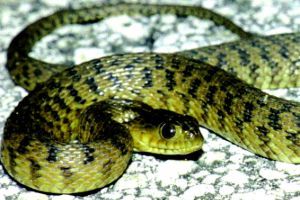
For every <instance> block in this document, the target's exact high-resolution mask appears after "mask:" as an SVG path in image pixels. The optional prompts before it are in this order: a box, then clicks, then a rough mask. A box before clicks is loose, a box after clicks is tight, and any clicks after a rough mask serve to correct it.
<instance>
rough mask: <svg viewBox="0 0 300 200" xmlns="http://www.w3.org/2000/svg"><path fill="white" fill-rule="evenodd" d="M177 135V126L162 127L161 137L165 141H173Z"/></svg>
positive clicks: (167, 125) (166, 125) (165, 125)
mask: <svg viewBox="0 0 300 200" xmlns="http://www.w3.org/2000/svg"><path fill="white" fill-rule="evenodd" d="M175 133H176V129H175V126H174V125H172V124H163V125H162V126H161V136H162V137H163V138H165V139H171V138H172V137H174V135H175Z"/></svg>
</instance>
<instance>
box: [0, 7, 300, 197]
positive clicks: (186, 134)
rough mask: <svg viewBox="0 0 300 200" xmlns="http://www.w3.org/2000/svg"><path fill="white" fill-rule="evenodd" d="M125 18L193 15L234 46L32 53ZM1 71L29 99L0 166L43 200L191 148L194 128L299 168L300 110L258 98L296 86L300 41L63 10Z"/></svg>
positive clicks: (122, 10)
mask: <svg viewBox="0 0 300 200" xmlns="http://www.w3.org/2000/svg"><path fill="white" fill-rule="evenodd" d="M120 14H127V15H142V16H150V15H155V14H174V15H176V16H178V17H187V16H195V17H198V18H201V19H209V20H211V21H213V22H214V23H215V24H216V25H222V26H224V27H225V28H227V29H229V30H230V31H232V32H233V33H235V34H237V35H239V36H240V38H241V39H240V40H236V41H233V42H229V43H224V44H220V45H215V46H208V47H203V48H198V49H191V50H187V51H182V52H177V53H172V54H171V53H170V54H163V53H128V54H118V55H112V56H107V57H103V58H99V59H94V60H91V61H88V62H85V63H82V64H80V65H77V66H73V67H66V66H64V65H63V64H50V63H46V62H43V61H41V60H37V59H34V58H32V57H30V56H29V53H30V51H31V49H32V48H33V46H34V44H35V43H36V42H37V41H39V40H40V39H41V38H42V37H44V36H46V35H48V34H49V33H51V32H52V31H53V30H54V29H56V28H58V27H61V26H63V25H66V24H73V23H79V24H87V23H93V22H96V21H100V20H102V19H104V18H106V17H109V16H114V15H120ZM7 69H8V71H9V72H10V74H11V77H12V79H13V80H14V82H15V83H16V84H18V85H21V86H22V87H24V88H25V89H27V90H28V91H30V93H29V95H28V96H27V97H25V98H24V99H23V100H22V101H21V102H20V103H19V105H18V106H17V107H16V108H15V110H14V111H13V112H12V114H11V116H10V117H9V118H8V120H7V122H6V125H5V129H4V134H3V138H2V146H1V161H2V164H3V166H4V167H5V169H6V171H7V172H8V174H10V175H11V176H12V177H13V178H14V179H15V180H17V181H18V182H20V183H21V184H23V185H26V186H28V187H30V188H32V189H35V190H38V191H42V192H49V193H78V192H85V191H90V190H94V189H98V188H101V187H104V186H106V185H108V184H109V183H111V182H113V181H114V180H116V179H117V178H118V177H120V176H121V175H122V174H123V173H124V170H125V169H126V167H127V165H128V162H129V160H130V157H131V154H132V151H141V152H151V153H158V154H171V155H172V154H188V153H191V152H194V151H197V150H199V149H201V147H202V143H203V138H202V136H201V133H200V131H199V126H203V127H206V128H208V129H210V130H212V131H214V132H215V133H217V134H218V135H220V136H221V137H223V138H225V139H227V140H229V141H231V142H232V143H234V144H236V145H238V146H240V147H242V148H245V149H247V150H248V151H250V152H253V153H255V154H257V155H260V156H263V157H266V158H269V159H272V160H278V161H282V162H288V163H300V104H299V103H298V102H293V101H288V100H285V99H281V98H277V97H275V96H272V95H269V94H266V93H265V92H263V91H261V89H266V88H271V89H274V88H289V87H300V33H289V34H281V35H272V36H258V35H254V34H252V33H249V32H246V31H244V30H243V29H241V28H240V27H238V26H237V25H235V24H234V23H233V22H231V21H230V20H228V19H227V18H225V17H223V16H221V15H218V14H216V13H214V12H213V11H210V10H206V9H204V8H201V7H192V6H175V5H143V4H117V5H102V6H101V7H93V8H82V9H78V10H61V11H57V12H56V13H54V14H52V15H50V16H47V17H44V18H42V19H40V20H38V21H36V22H34V23H32V24H31V25H28V26H27V27H26V28H25V29H24V30H23V31H21V32H20V33H19V34H18V35H17V36H16V37H15V38H14V39H13V40H12V42H11V44H10V46H9V48H8V53H7Z"/></svg>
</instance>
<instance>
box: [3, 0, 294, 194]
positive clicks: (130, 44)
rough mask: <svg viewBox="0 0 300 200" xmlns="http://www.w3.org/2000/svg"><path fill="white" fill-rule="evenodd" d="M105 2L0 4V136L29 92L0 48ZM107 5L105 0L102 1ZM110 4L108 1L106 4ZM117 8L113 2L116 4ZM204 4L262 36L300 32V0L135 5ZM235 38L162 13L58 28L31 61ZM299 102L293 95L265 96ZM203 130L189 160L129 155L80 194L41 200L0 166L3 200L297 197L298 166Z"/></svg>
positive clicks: (9, 0) (75, 59)
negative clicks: (57, 17)
mask: <svg viewBox="0 0 300 200" xmlns="http://www.w3.org/2000/svg"><path fill="white" fill-rule="evenodd" d="M102 2H105V1H99V0H98V1H96V0H89V1H84V0H82V1H79V0H78V1H77V0H24V1H17V0H0V80H1V84H0V134H2V132H3V126H4V123H5V120H6V119H7V117H8V116H9V114H10V112H11V111H12V110H13V108H14V107H15V106H16V105H17V103H18V102H19V101H20V100H21V99H22V98H23V97H24V96H25V95H26V94H27V93H26V92H25V91H24V90H23V89H22V88H20V87H17V86H15V85H14V84H13V83H12V81H11V80H10V78H9V75H8V73H7V71H6V69H5V63H6V49H7V47H8V45H9V42H10V41H11V39H12V38H13V36H14V35H15V34H16V33H17V32H18V31H20V30H21V29H22V28H24V27H25V26H26V25H27V24H28V23H30V22H33V21H34V20H36V19H39V18H40V17H41V16H45V15H47V14H50V13H52V12H54V11H55V10H58V9H60V8H66V7H82V6H89V5H99V4H100V3H102ZM106 2H108V1H106ZM109 2H111V1H109ZM114 2H115V1H114ZM128 2H147V3H155V2H160V3H172V4H189V5H202V6H204V7H206V8H210V9H213V10H215V11H217V12H219V13H222V14H224V15H226V16H227V17H229V18H231V19H232V20H234V21H235V22H236V23H238V24H240V25H241V26H243V27H244V28H245V29H247V30H250V31H252V32H257V33H260V34H275V33H284V32H293V31H300V1H299V0H264V1H262V0H252V1H251V0H235V1H232V0H219V1H217V0H190V1H185V0H161V1H158V0H157V1H153V0H151V1H146V0H145V1H138V0H135V1H134V0H132V1H128ZM232 39H235V37H234V36H232V35H231V34H230V33H229V32H228V31H226V30H224V29H223V28H220V27H217V28H216V27H213V26H212V24H211V23H210V22H209V21H200V20H197V19H195V18H193V17H189V18H186V19H183V18H176V17H174V16H171V15H168V16H164V17H159V16H153V17H151V18H145V17H127V16H120V17H115V18H110V19H107V20H104V21H103V22H100V23H96V24H91V25H86V26H80V25H72V26H66V27H63V28H61V29H59V30H57V31H55V32H54V33H53V34H51V35H49V36H47V37H46V38H44V39H43V40H42V41H41V42H39V43H38V44H36V46H35V48H34V50H33V52H32V56H34V57H36V58H40V59H43V60H46V61H51V62H65V63H70V64H72V63H81V62H83V61H85V60H89V59H92V58H95V57H101V56H104V55H110V54H115V53H121V52H140V51H157V52H174V51H179V50H183V49H189V48H194V47H199V46H205V45H209V44H216V43H221V42H225V41H228V40H232ZM270 92H271V93H272V94H275V95H278V96H281V97H287V98H290V99H294V100H298V101H299V100H300V98H299V97H300V91H299V89H298V90H297V89H290V90H276V91H270ZM204 132H205V135H204V137H205V139H206V142H205V145H204V149H203V150H204V154H203V155H201V156H200V157H197V156H195V157H192V159H186V160H185V159H171V158H168V159H165V158H161V157H154V156H151V155H140V154H134V156H133V159H132V162H131V163H130V165H129V167H128V169H127V171H126V173H125V174H124V175H123V176H122V177H121V178H120V179H119V180H118V181H117V182H116V183H114V184H112V185H110V186H108V187H106V188H103V189H102V190H99V191H96V192H94V193H91V194H87V195H84V196H72V195H46V194H41V193H38V192H34V191H30V190H27V189H25V188H24V187H20V186H19V185H18V184H16V182H15V181H13V180H12V179H11V178H9V177H8V176H7V175H6V174H5V173H4V171H3V169H2V166H1V167H0V200H2V199H20V200H21V199H22V200H23V199H28V200H33V199H43V200H44V199H45V200H46V199H53V200H62V199H64V200H75V199H126V200H127V199H128V200H129V199H138V200H150V199H171V200H181V199H233V200H238V199H243V200H248V199H264V200H273V199H274V200H275V199H286V200H296V199H300V166H299V165H292V164H286V163H280V162H274V161H270V160H267V159H264V158H261V157H258V156H255V155H253V154H252V153H249V152H247V151H245V150H243V149H241V148H239V147H237V146H235V145H233V144H231V143H229V142H227V141H225V140H223V139H222V138H219V137H217V136H215V135H214V134H212V133H208V132H207V131H204Z"/></svg>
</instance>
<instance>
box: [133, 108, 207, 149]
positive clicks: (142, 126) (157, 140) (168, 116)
mask: <svg viewBox="0 0 300 200" xmlns="http://www.w3.org/2000/svg"><path fill="white" fill-rule="evenodd" d="M128 128H129V129H130V133H131V135H132V137H133V142H134V150H135V151H140V152H149V153H155V154H165V155H185V154H189V153H192V152H195V151H197V150H200V149H201V148H202V144H203V137H202V135H201V132H200V130H199V124H198V122H197V120H196V119H195V118H193V117H191V116H188V115H182V114H178V113H175V112H172V111H168V110H164V109H153V110H152V111H151V112H145V113H141V114H140V116H139V117H138V118H136V119H135V120H133V121H132V122H131V123H130V124H129V126H128Z"/></svg>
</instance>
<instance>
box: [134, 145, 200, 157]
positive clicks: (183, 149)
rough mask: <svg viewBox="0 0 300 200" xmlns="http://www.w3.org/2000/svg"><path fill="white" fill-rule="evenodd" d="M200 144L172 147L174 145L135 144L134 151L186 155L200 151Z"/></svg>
mask: <svg viewBox="0 0 300 200" xmlns="http://www.w3.org/2000/svg"><path fill="white" fill-rule="evenodd" d="M202 144H203V143H202V142H201V143H200V142H195V143H186V144H185V145H183V146H181V145H180V146H178V147H174V145H165V144H164V145H149V144H146V143H143V142H139V144H135V145H134V146H135V147H134V151H137V152H147V153H152V154H163V155H187V154H191V153H193V152H196V151H199V150H201V149H202Z"/></svg>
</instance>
